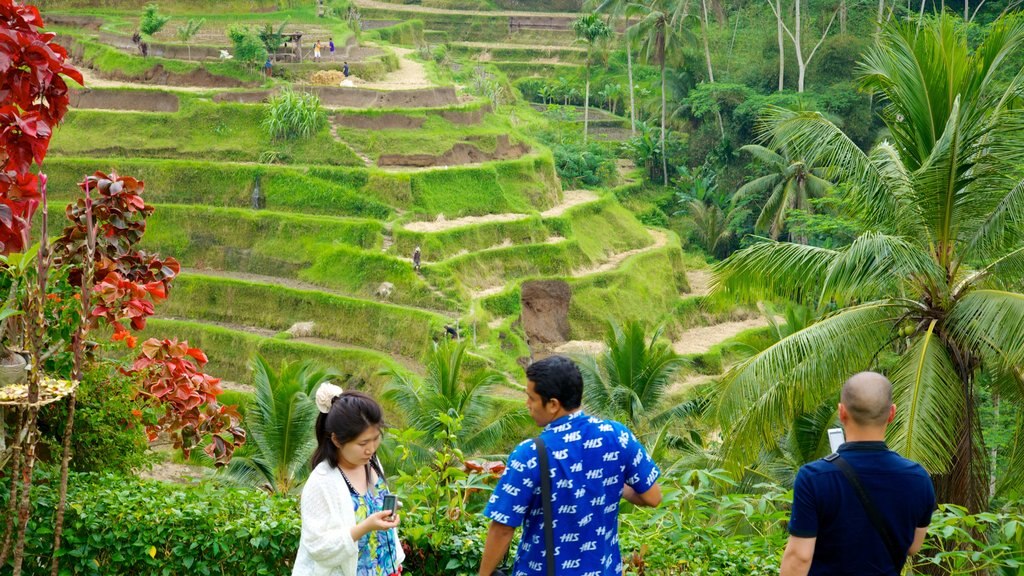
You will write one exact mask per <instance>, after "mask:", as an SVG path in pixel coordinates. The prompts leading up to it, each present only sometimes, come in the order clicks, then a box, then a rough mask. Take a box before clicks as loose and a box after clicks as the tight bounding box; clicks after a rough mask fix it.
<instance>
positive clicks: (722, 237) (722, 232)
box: [676, 167, 747, 257]
mask: <svg viewBox="0 0 1024 576" xmlns="http://www.w3.org/2000/svg"><path fill="white" fill-rule="evenodd" d="M679 172H680V175H681V178H680V180H681V182H680V185H681V189H680V191H679V192H677V193H676V201H677V202H679V203H680V204H681V209H680V210H679V211H678V212H676V215H681V216H685V217H686V222H687V223H688V224H689V226H690V229H691V231H692V234H693V237H694V239H696V240H697V243H698V244H700V246H701V247H702V248H704V250H705V251H706V252H707V253H708V254H710V255H712V256H717V257H721V256H723V255H724V254H723V252H725V250H726V248H727V247H728V246H729V241H730V240H731V239H732V237H733V234H734V233H735V230H736V228H737V227H738V226H739V223H740V221H742V220H743V218H744V217H745V216H746V214H747V212H746V210H745V208H743V207H742V205H740V204H738V203H736V202H735V201H733V200H732V199H731V198H730V197H729V195H728V194H727V193H725V192H724V191H722V190H720V189H719V188H718V183H717V182H716V180H717V178H716V176H715V174H714V173H713V172H710V171H708V170H707V169H705V168H704V167H701V168H698V169H696V170H693V171H690V170H688V169H687V168H685V167H683V168H680V170H679Z"/></svg>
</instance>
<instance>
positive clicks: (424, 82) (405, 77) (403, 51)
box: [356, 46, 436, 90]
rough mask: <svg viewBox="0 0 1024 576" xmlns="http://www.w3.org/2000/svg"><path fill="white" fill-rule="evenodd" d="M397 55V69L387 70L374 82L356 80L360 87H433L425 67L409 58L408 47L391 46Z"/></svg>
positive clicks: (399, 88) (403, 88)
mask: <svg viewBox="0 0 1024 576" xmlns="http://www.w3.org/2000/svg"><path fill="white" fill-rule="evenodd" d="M391 49H392V50H394V51H395V54H397V55H398V70H392V71H391V72H388V75H387V76H385V77H384V79H383V80H378V81H376V82H358V83H357V84H356V85H357V86H359V87H360V88H372V89H374V90H412V89H415V88H433V87H435V86H436V84H434V83H433V82H431V81H430V79H429V78H427V68H426V67H425V66H424V65H423V64H421V63H419V62H416V61H415V60H410V59H409V57H408V56H409V54H411V53H412V49H410V48H398V47H395V46H393V47H391Z"/></svg>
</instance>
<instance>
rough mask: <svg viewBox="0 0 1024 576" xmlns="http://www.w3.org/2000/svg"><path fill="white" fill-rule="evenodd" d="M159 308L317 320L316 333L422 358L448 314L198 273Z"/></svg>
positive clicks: (273, 323) (225, 318)
mask: <svg viewBox="0 0 1024 576" xmlns="http://www.w3.org/2000/svg"><path fill="white" fill-rule="evenodd" d="M157 312H158V313H159V314H161V315H163V316H170V317H175V318H191V319H198V320H202V321H212V322H224V323H231V324H238V325H242V326H251V327H259V328H264V329H269V330H274V331H283V330H286V329H288V328H289V327H291V326H292V325H293V324H295V323H297V322H311V321H312V322H315V323H316V328H315V330H314V334H313V336H314V337H316V338H323V339H327V340H332V341H335V342H339V343H341V344H347V345H352V346H359V347H364V348H369V349H372V350H377V351H380V352H385V353H388V354H398V355H402V356H407V357H410V358H419V357H420V356H421V355H422V354H423V352H424V351H425V350H426V348H427V345H428V342H429V340H430V337H431V336H432V335H434V334H437V333H439V331H440V330H439V328H440V327H441V326H442V325H443V324H444V322H445V318H444V317H442V316H439V315H436V314H433V313H430V312H425V311H421V310H417V309H413V308H403V307H400V306H393V305H389V304H379V303H376V302H370V301H366V300H358V299H354V298H346V297H343V296H335V295H331V294H325V293H322V292H313V291H305V290H293V289H290V288H284V287H281V286H270V285H266V284H256V283H252V282H243V281H240V280H231V279H225V278H213V277H209V276H200V275H182V276H181V277H179V278H177V279H176V280H175V282H174V286H173V289H172V294H171V297H170V298H168V299H167V300H166V301H165V302H163V303H162V304H161V305H160V306H159V307H158V308H157Z"/></svg>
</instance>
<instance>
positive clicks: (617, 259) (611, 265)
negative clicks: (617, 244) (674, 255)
mask: <svg viewBox="0 0 1024 576" xmlns="http://www.w3.org/2000/svg"><path fill="white" fill-rule="evenodd" d="M647 231H648V232H650V233H651V236H654V244H651V245H650V246H644V247H643V248H634V249H633V250H627V251H625V252H619V253H618V254H615V255H614V256H612V257H611V258H609V259H608V260H607V261H606V262H603V263H601V264H599V265H597V266H594V267H592V268H584V269H582V270H574V271H573V273H572V277H573V278H579V277H580V276H590V275H591V274H599V273H601V272H608V271H610V270H614V269H616V268H618V267H619V265H620V264H622V262H623V260H625V259H626V258H629V257H630V256H636V255H637V254H642V253H644V252H650V251H651V250H657V249H658V248H664V247H665V244H667V243H668V234H665V233H664V232H662V231H661V230H654V229H649V230H647Z"/></svg>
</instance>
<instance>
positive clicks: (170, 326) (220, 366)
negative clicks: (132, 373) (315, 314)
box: [142, 318, 402, 389]
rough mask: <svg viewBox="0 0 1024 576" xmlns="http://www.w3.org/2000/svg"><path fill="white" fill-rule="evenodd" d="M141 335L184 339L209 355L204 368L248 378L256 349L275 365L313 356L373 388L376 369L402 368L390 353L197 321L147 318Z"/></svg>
mask: <svg viewBox="0 0 1024 576" xmlns="http://www.w3.org/2000/svg"><path fill="white" fill-rule="evenodd" d="M142 335H143V336H144V337H145V338H149V337H158V338H177V339H179V340H188V342H189V344H190V345H192V346H197V347H199V348H201V349H202V350H203V351H204V352H206V354H207V356H208V357H209V359H210V363H209V364H207V366H206V369H207V371H208V372H209V373H210V374H211V375H213V376H216V377H218V378H225V379H228V380H233V381H237V382H250V381H251V376H250V370H249V366H248V364H249V359H250V358H252V356H253V355H255V354H257V353H259V354H262V355H263V357H264V358H266V359H267V360H269V361H270V363H271V365H274V366H276V365H278V364H280V362H281V361H282V360H287V361H289V362H291V361H295V360H315V361H317V362H320V363H321V364H324V365H326V366H329V367H332V368H336V369H338V370H339V371H341V372H343V373H347V374H352V375H353V376H356V377H358V378H362V379H363V380H365V381H367V382H368V383H369V384H370V385H371V386H372V387H373V388H374V389H378V388H379V387H380V386H381V385H383V384H384V381H385V380H386V378H385V377H383V376H381V375H380V374H379V373H380V371H381V370H383V369H385V368H396V369H399V370H402V368H401V366H400V365H399V364H397V363H396V362H395V361H394V359H392V358H391V357H390V356H388V355H386V354H382V353H378V352H373V351H369V350H361V349H349V348H332V347H327V346H317V345H314V344H307V343H304V342H292V341H288V340H278V339H275V338H265V337H262V336H257V335H255V334H249V333H246V332H239V331H237V330H230V329H227V328H221V327H219V326H211V325H209V324H202V323H198V322H185V321H179V320H163V319H159V318H153V319H150V320H149V322H147V323H146V329H145V330H144V331H143V332H142Z"/></svg>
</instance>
